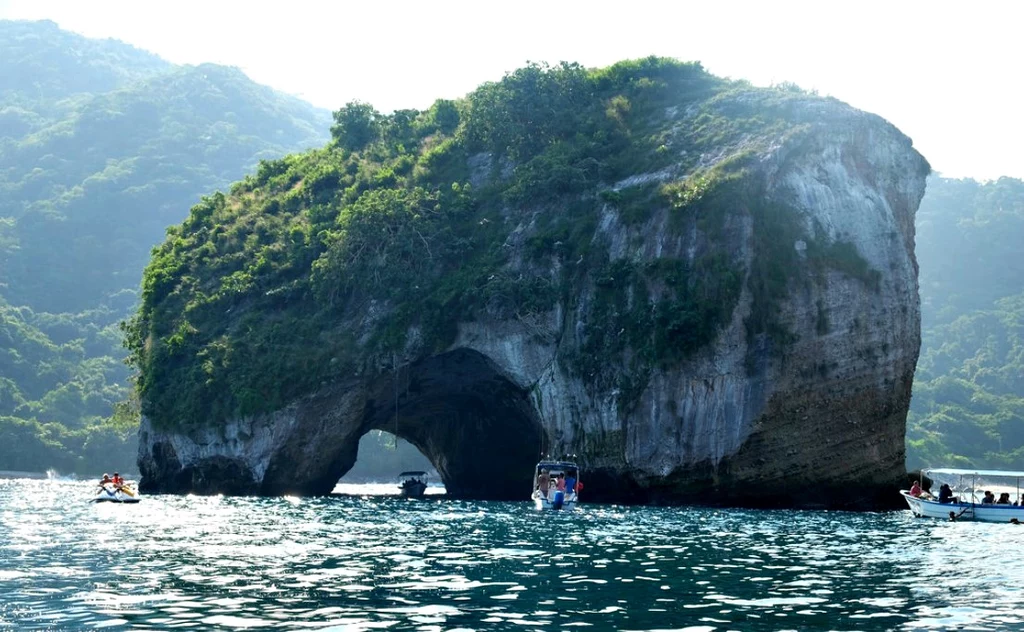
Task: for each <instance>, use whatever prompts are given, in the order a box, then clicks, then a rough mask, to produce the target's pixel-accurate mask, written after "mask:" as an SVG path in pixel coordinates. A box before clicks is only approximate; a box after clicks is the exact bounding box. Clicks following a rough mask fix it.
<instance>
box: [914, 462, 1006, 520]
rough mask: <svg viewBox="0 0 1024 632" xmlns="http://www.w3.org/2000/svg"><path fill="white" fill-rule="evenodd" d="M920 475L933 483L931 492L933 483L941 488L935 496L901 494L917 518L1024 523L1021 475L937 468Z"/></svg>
mask: <svg viewBox="0 0 1024 632" xmlns="http://www.w3.org/2000/svg"><path fill="white" fill-rule="evenodd" d="M921 475H922V477H927V478H929V479H931V480H932V481H933V484H932V487H933V488H934V486H935V483H939V482H941V486H940V488H939V492H938V494H937V495H935V494H934V492H933V493H929V492H923V491H922V492H918V490H916V489H914V488H911V489H910V490H906V489H904V490H900V494H902V495H903V498H904V499H905V500H906V501H907V505H909V506H910V511H911V512H913V514H914V515H915V516H917V517H918V518H939V519H942V520H975V521H979V522H1018V523H1019V522H1024V498H1022V497H1021V483H1022V482H1024V472H1012V471H1005V470H964V469H955V468H936V469H930V470H922V472H921ZM947 481H948V482H947ZM915 487H916V486H915ZM986 496H987V497H988V498H987V499H986Z"/></svg>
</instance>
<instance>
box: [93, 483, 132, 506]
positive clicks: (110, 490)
mask: <svg viewBox="0 0 1024 632" xmlns="http://www.w3.org/2000/svg"><path fill="white" fill-rule="evenodd" d="M140 500H142V498H141V497H140V495H139V492H138V490H135V489H131V488H122V489H115V488H114V486H113V485H103V486H102V487H100V488H99V489H98V490H96V496H94V497H93V499H92V502H94V503H137V502H139V501H140Z"/></svg>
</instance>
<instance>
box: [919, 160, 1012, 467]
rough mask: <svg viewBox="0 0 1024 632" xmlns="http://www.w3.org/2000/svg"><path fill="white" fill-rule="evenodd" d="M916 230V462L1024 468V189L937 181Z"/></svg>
mask: <svg viewBox="0 0 1024 632" xmlns="http://www.w3.org/2000/svg"><path fill="white" fill-rule="evenodd" d="M917 228H918V233H917V256H918V262H919V263H920V269H921V272H920V279H921V283H920V286H921V316H922V329H921V334H922V335H921V357H920V360H919V362H918V367H917V375H916V376H915V381H914V396H913V400H912V401H911V407H910V414H909V416H908V419H907V462H908V465H909V466H910V467H912V468H913V467H920V466H940V465H963V466H973V467H990V468H999V467H1003V468H1013V469H1021V468H1024V293H1022V290H1024V285H1022V280H1024V258H1022V257H1021V256H1020V244H1021V243H1022V242H1024V182H1022V181H1021V180H1018V179H1015V178H1000V179H999V180H997V181H994V182H987V183H980V182H976V181H974V180H971V179H963V180H954V179H948V178H939V177H933V178H931V179H930V180H929V182H928V190H927V193H926V194H925V198H924V200H923V201H922V203H921V209H920V211H919V212H918V219H917Z"/></svg>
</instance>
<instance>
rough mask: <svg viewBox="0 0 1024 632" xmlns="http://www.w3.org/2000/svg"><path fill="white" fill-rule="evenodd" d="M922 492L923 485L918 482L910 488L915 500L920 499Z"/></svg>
mask: <svg viewBox="0 0 1024 632" xmlns="http://www.w3.org/2000/svg"><path fill="white" fill-rule="evenodd" d="M921 491H922V490H921V484H920V483H919V482H918V481H914V484H913V485H911V486H910V495H911V496H913V497H914V498H919V497H920V496H921Z"/></svg>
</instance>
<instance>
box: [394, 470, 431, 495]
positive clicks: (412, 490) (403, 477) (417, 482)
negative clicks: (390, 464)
mask: <svg viewBox="0 0 1024 632" xmlns="http://www.w3.org/2000/svg"><path fill="white" fill-rule="evenodd" d="M398 480H399V481H401V482H400V483H399V484H398V491H399V493H401V494H402V496H403V497H405V498H423V494H425V493H426V491H427V473H426V472H420V471H416V472H402V473H401V474H399V475H398Z"/></svg>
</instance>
